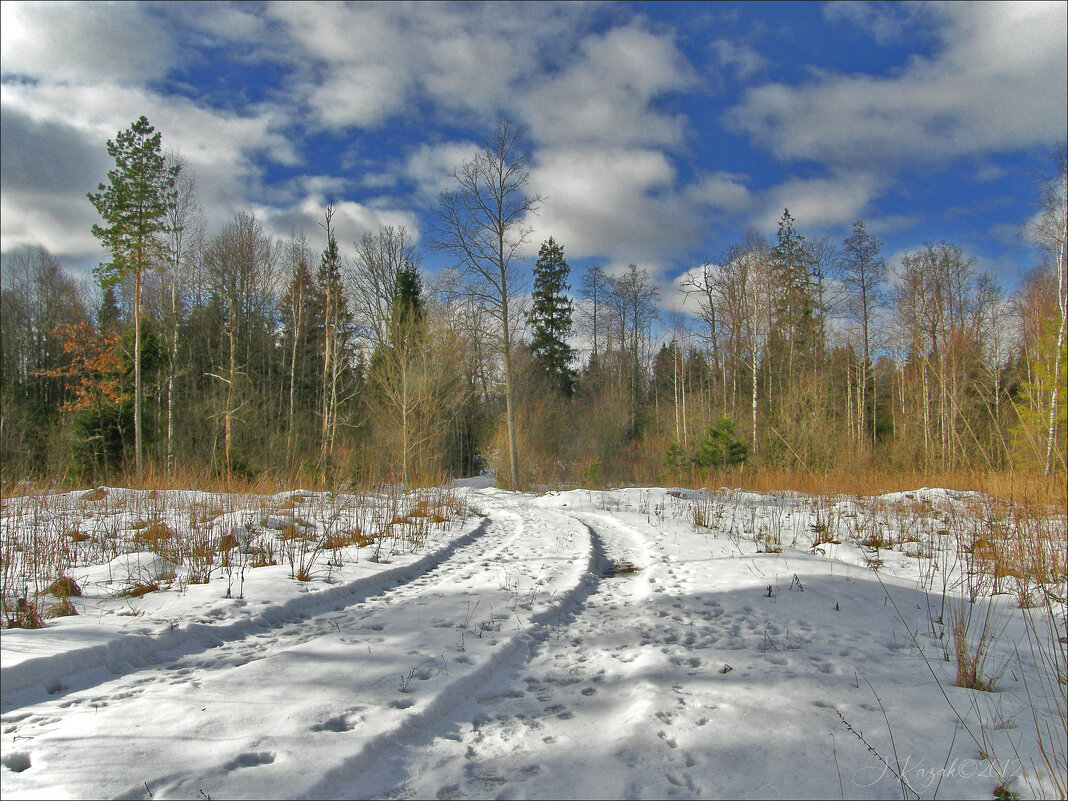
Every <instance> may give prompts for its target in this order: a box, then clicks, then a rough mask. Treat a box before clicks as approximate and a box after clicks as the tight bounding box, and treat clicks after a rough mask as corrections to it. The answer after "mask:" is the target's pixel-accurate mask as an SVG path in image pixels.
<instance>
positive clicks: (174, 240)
mask: <svg viewBox="0 0 1068 801" xmlns="http://www.w3.org/2000/svg"><path fill="white" fill-rule="evenodd" d="M167 163H168V165H170V166H171V167H172V169H174V173H175V183H174V188H173V195H172V201H171V202H170V203H169V204H168V205H167V251H166V255H167V268H168V270H169V271H170V276H169V279H170V281H169V283H170V301H171V303H170V306H171V307H170V322H171V358H170V363H169V365H168V369H167V474H168V475H173V474H174V382H175V379H176V378H177V375H178V329H179V323H180V322H181V317H180V315H179V313H178V294H179V287H180V286H181V285H182V284H183V283H184V280H183V276H184V275H185V274H186V272H187V268H188V267H189V261H190V258H191V255H192V254H194V253H196V251H197V250H198V248H197V247H196V245H197V244H198V243H200V242H201V240H202V238H203V236H204V221H203V217H202V213H201V209H200V203H199V200H198V199H197V187H196V180H195V178H194V177H193V174H192V173H191V172H190V170H189V167H188V165H187V164H186V163H185V160H184V159H183V158H182V157H181V156H180V155H178V154H176V153H171V154H168V156H167ZM191 244H192V245H193V247H190V245H191Z"/></svg>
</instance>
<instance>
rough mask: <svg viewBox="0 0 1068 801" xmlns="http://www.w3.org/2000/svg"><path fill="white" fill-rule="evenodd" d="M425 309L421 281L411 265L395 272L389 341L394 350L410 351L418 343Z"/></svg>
mask: <svg viewBox="0 0 1068 801" xmlns="http://www.w3.org/2000/svg"><path fill="white" fill-rule="evenodd" d="M425 316H426V309H425V308H424V304H423V280H422V279H421V278H420V277H419V270H418V269H417V268H416V267H415V266H414V265H412V264H408V263H406V264H404V265H403V266H402V267H401V268H400V270H398V271H397V288H396V293H395V295H394V297H393V314H392V321H391V324H390V328H391V331H390V339H391V340H392V345H393V347H395V348H398V347H403V348H407V349H411V348H412V347H413V346H414V345H415V343H416V342H417V341H418V338H419V334H420V331H421V329H422V327H423V322H424V318H425Z"/></svg>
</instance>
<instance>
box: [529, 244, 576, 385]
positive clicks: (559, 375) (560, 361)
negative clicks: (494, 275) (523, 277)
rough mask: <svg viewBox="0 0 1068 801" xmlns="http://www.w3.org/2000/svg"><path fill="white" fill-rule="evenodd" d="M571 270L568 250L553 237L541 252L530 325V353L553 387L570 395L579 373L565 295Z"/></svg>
mask: <svg viewBox="0 0 1068 801" xmlns="http://www.w3.org/2000/svg"><path fill="white" fill-rule="evenodd" d="M570 271H571V268H570V266H569V265H568V263H567V260H566V259H565V258H564V249H563V248H562V247H561V246H560V245H558V244H556V242H555V241H553V239H552V237H549V240H548V241H547V242H543V243H542V246H541V250H540V251H539V252H538V261H537V263H536V264H535V265H534V291H533V293H532V296H531V305H530V312H529V314H528V315H527V321H528V322H529V323H530V326H531V329H532V333H531V340H530V352H531V356H532V358H533V360H534V364H535V365H536V366H537V369H539V370H540V371H541V372H542V374H543V375H545V376H547V377H548V379H549V382H550V384H551V385H552V386H553V387H555V388H556V389H558V390H560V391H561V392H563V393H565V394H567V395H570V394H571V393H572V392H574V389H575V371H574V369H572V367H571V362H572V361H573V360H574V358H575V351H574V349H573V348H572V347H571V346H570V345H568V344H567V340H568V337H570V336H571V299H570V298H569V297H567V295H566V294H565V293H566V292H567V290H568V289H570V288H571V287H570V285H569V284H568V283H567V278H568V274H569V273H570Z"/></svg>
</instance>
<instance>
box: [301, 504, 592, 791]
mask: <svg viewBox="0 0 1068 801" xmlns="http://www.w3.org/2000/svg"><path fill="white" fill-rule="evenodd" d="M543 515H544V513H542V516H543ZM561 517H565V518H571V516H570V515H561ZM571 519H573V518H571ZM584 526H585V529H586V531H587V533H588V537H589V547H588V556H587V561H586V566H585V570H584V571H583V573H582V575H581V576H580V578H579V580H578V581H577V582H576V583H575V584H574V585H573V586H571V587H569V588H567V589H566V590H565V591H564V592H562V593H557V594H556V595H554V596H553V603H551V604H550V605H549V606H548V607H546V608H545V609H542V610H541V611H539V612H537V613H535V614H533V615H531V617H530V625H529V626H528V627H527V629H526V630H524V631H521V632H518V633H516V634H514V635H512V636H511V637H510V639H509V640H508V641H507V642H506V643H504V644H503V645H501V646H499V647H497V648H496V649H495V650H494V652H493V654H492V655H491V656H490V658H489V659H487V660H486V661H485V662H484V663H483V664H481V665H479V666H478V667H477V668H475V669H474V670H471V671H469V672H467V673H466V674H464V675H463V676H462V677H459V678H457V679H456V680H454V681H451V682H449V683H448V684H446V685H444V686H442V687H441V688H440V689H438V691H437V693H436V694H435V696H434V697H433V698H432V699H431V700H430V701H429V702H428V703H426V704H425V705H424V706H421V707H420V708H419V709H418V710H413V711H412V712H411V713H410V714H409V715H407V717H406V718H405V719H404V720H403V721H402V722H400V723H399V725H397V726H396V727H395V728H394V729H392V730H391V731H388V732H383V733H382V734H380V735H379V736H377V737H376V738H375V739H373V740H371V741H369V742H367V743H366V744H365V745H364V746H363V748H362V749H361V750H360V751H359V752H358V753H357V754H355V755H353V756H352V757H350V758H348V759H346V760H345V762H344V763H343V764H341V765H339V766H337V767H335V768H334V769H332V770H330V771H329V772H327V773H326V774H324V775H323V777H322V778H321V779H320V780H319V781H318V782H317V783H316V784H314V785H313V786H312V787H310V788H308V790H307V791H306V792H305V793H302V794H301V797H305V798H326V797H351V796H359V797H379V796H381V795H382V794H383V793H384V792H385V791H387V790H388V789H389V788H391V787H393V786H394V785H396V784H397V781H398V778H399V776H401V775H403V773H398V772H397V770H398V768H399V766H401V765H402V764H403V760H402V759H401V758H400V757H399V755H398V753H397V752H398V751H399V750H401V749H405V750H407V751H409V752H411V751H418V750H419V749H420V747H421V746H423V745H425V744H426V743H427V742H429V741H430V740H432V739H434V737H435V736H437V734H438V733H439V732H441V731H442V729H452V728H455V726H456V724H457V722H458V721H459V720H465V719H467V718H466V716H464V715H463V714H459V713H461V711H462V710H465V709H466V706H467V704H469V703H470V700H471V699H472V698H475V699H477V698H478V697H479V696H480V695H481V694H482V692H481V691H484V690H485V688H486V687H487V686H493V685H495V684H498V685H503V686H508V685H509V683H510V682H509V679H510V677H511V674H513V673H517V672H519V671H520V670H522V667H523V666H524V665H525V664H526V663H527V662H528V661H529V660H530V659H531V658H532V656H533V655H534V654H535V653H536V652H537V651H538V649H539V648H540V647H541V645H542V644H543V643H544V642H545V641H546V640H547V639H548V638H549V637H551V636H552V635H553V634H554V633H556V632H558V631H559V630H560V629H561V628H563V627H566V626H567V625H569V623H570V621H571V620H573V619H574V618H575V617H577V616H578V615H580V614H581V613H582V610H583V608H584V607H585V605H586V602H587V600H588V599H589V598H590V596H592V595H594V594H595V593H596V592H597V591H598V588H599V587H600V584H601V580H602V573H603V571H604V568H605V566H606V564H608V558H607V556H606V555H605V550H604V545H603V542H602V540H601V538H600V537H599V536H598V534H597V532H596V531H594V529H593V528H591V527H590V526H588V525H585V524H584ZM476 703H477V701H476Z"/></svg>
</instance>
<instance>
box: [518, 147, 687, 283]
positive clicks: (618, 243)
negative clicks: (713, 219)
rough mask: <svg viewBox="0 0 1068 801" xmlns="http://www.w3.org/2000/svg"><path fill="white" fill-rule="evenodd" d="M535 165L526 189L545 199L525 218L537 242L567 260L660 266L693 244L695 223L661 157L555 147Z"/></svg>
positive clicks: (671, 168) (637, 152)
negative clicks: (560, 250) (553, 243)
mask: <svg viewBox="0 0 1068 801" xmlns="http://www.w3.org/2000/svg"><path fill="white" fill-rule="evenodd" d="M536 162H537V166H536V167H535V168H534V169H533V170H532V173H531V186H532V189H533V190H534V191H535V192H537V193H538V194H541V195H542V196H543V197H544V198H545V199H544V201H543V203H542V207H541V210H540V213H539V215H538V216H537V217H534V218H532V219H531V224H532V225H533V226H534V228H535V235H534V240H535V241H536V242H541V241H542V240H543V239H546V238H548V237H549V236H553V237H555V238H556V240H557V241H558V242H560V243H561V244H563V245H564V247H565V248H566V250H567V253H568V254H569V255H571V256H575V257H579V258H581V257H586V256H605V257H607V258H609V259H614V260H616V261H618V262H621V263H622V264H623V265H626V264H628V263H630V262H643V261H650V262H655V261H659V260H661V259H662V258H664V256H665V255H666V254H669V253H674V252H677V251H679V250H680V249H682V248H684V247H685V246H687V245H689V244H691V243H692V241H693V238H694V235H695V233H696V230H697V227H698V221H697V217H696V215H695V214H694V211H693V208H692V207H691V206H690V204H688V203H685V202H684V201H683V199H682V198H681V196H680V195H678V194H677V193H676V192H675V191H674V187H675V182H676V171H675V168H674V166H673V165H672V164H671V162H670V161H669V160H668V159H667V157H666V156H665V155H664V154H663V153H662V152H660V151H658V150H652V149H641V148H616V149H607V148H597V149H578V148H576V149H569V150H564V149H554V150H551V151H548V152H545V153H539V154H537V159H536ZM536 247H537V246H536V245H535V249H536Z"/></svg>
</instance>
